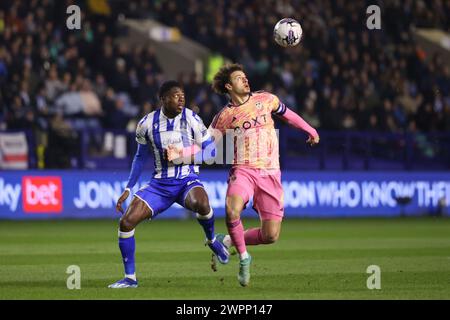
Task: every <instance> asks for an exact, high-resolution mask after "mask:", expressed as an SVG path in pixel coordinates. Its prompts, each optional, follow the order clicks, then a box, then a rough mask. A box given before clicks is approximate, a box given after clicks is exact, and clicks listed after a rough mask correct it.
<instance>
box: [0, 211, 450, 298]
mask: <svg viewBox="0 0 450 320" xmlns="http://www.w3.org/2000/svg"><path fill="white" fill-rule="evenodd" d="M244 223H245V226H246V227H254V226H257V225H258V224H259V221H257V220H244ZM216 229H217V230H216V231H222V232H223V231H224V230H225V224H224V221H223V220H218V221H217V223H216ZM249 252H250V253H251V254H252V256H253V264H252V269H251V271H252V278H251V283H250V286H249V287H246V288H242V287H240V285H239V283H238V281H237V271H238V260H237V257H236V256H232V259H231V261H230V263H229V264H228V265H225V266H222V265H219V267H220V268H219V270H218V271H217V272H212V271H211V269H210V251H209V248H207V247H205V246H204V245H203V232H202V230H201V227H200V225H199V224H198V223H197V221H195V220H186V221H173V220H156V221H152V222H145V223H143V224H141V225H140V226H138V228H137V229H136V262H137V275H138V280H139V288H137V289H123V290H118V289H116V290H113V289H108V288H107V286H108V285H109V284H110V283H112V282H114V281H116V280H118V279H120V278H121V277H122V276H123V268H122V263H121V258H120V253H119V249H118V245H117V222H116V221H110V220H106V221H26V222H14V221H0V299H183V300H184V299H201V300H204V299H295V300H297V299H450V219H442V218H441V219H431V218H423V219H342V220H309V219H299V220H285V221H284V222H283V226H282V232H281V237H280V240H279V241H278V242H277V243H275V244H272V245H265V246H254V247H249ZM70 265H78V266H79V267H80V268H81V289H80V290H68V289H67V287H66V281H67V278H68V277H69V276H70V275H69V274H67V273H66V269H67V267H68V266H70ZM369 265H377V266H379V267H380V269H381V289H380V290H376V289H375V290H369V289H367V286H366V282H367V279H368V277H369V276H370V274H368V273H366V270H367V267H368V266H369Z"/></svg>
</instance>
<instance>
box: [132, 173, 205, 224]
mask: <svg viewBox="0 0 450 320" xmlns="http://www.w3.org/2000/svg"><path fill="white" fill-rule="evenodd" d="M196 187H202V188H203V184H202V183H201V182H200V180H198V178H197V177H192V176H191V177H186V178H184V179H154V178H153V179H152V180H150V182H149V184H148V185H146V186H145V187H143V188H141V189H140V190H138V191H137V192H136V193H135V194H134V196H135V197H138V198H139V199H141V200H142V201H144V202H145V203H146V204H147V206H148V207H149V208H150V209H151V210H152V211H153V215H152V217H151V219H153V218H155V217H156V216H157V215H158V214H160V213H161V212H163V211H164V210H166V209H168V208H169V207H170V206H171V205H172V204H174V203H175V202H176V203H178V204H179V205H181V206H183V207H185V208H186V206H185V203H184V201H185V200H186V196H187V194H188V193H189V191H191V189H192V188H196Z"/></svg>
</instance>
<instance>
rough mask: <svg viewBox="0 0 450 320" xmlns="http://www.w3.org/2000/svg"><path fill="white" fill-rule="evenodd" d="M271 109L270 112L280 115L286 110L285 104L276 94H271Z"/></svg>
mask: <svg viewBox="0 0 450 320" xmlns="http://www.w3.org/2000/svg"><path fill="white" fill-rule="evenodd" d="M272 97H273V98H272V101H271V109H272V114H276V115H279V116H282V115H283V114H284V113H285V112H286V105H285V104H284V103H283V102H281V101H280V99H279V98H278V97H277V96H276V95H272Z"/></svg>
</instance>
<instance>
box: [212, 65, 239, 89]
mask: <svg viewBox="0 0 450 320" xmlns="http://www.w3.org/2000/svg"><path fill="white" fill-rule="evenodd" d="M235 71H242V72H243V71H244V67H243V66H242V65H241V64H237V63H233V64H226V65H224V66H223V67H222V68H220V70H219V71H218V72H217V73H216V75H215V76H214V79H213V83H212V88H213V90H214V91H215V92H216V93H218V94H227V93H228V90H227V88H225V85H226V84H227V83H230V76H231V74H232V73H233V72H235Z"/></svg>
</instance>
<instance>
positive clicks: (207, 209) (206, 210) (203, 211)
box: [195, 203, 211, 216]
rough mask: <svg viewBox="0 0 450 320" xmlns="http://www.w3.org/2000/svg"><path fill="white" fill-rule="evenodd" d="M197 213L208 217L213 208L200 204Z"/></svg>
mask: <svg viewBox="0 0 450 320" xmlns="http://www.w3.org/2000/svg"><path fill="white" fill-rule="evenodd" d="M195 212H197V213H198V214H199V215H202V216H207V215H208V214H209V213H210V212H211V207H210V206H209V205H208V204H207V203H200V204H198V205H197V206H196V208H195Z"/></svg>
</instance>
